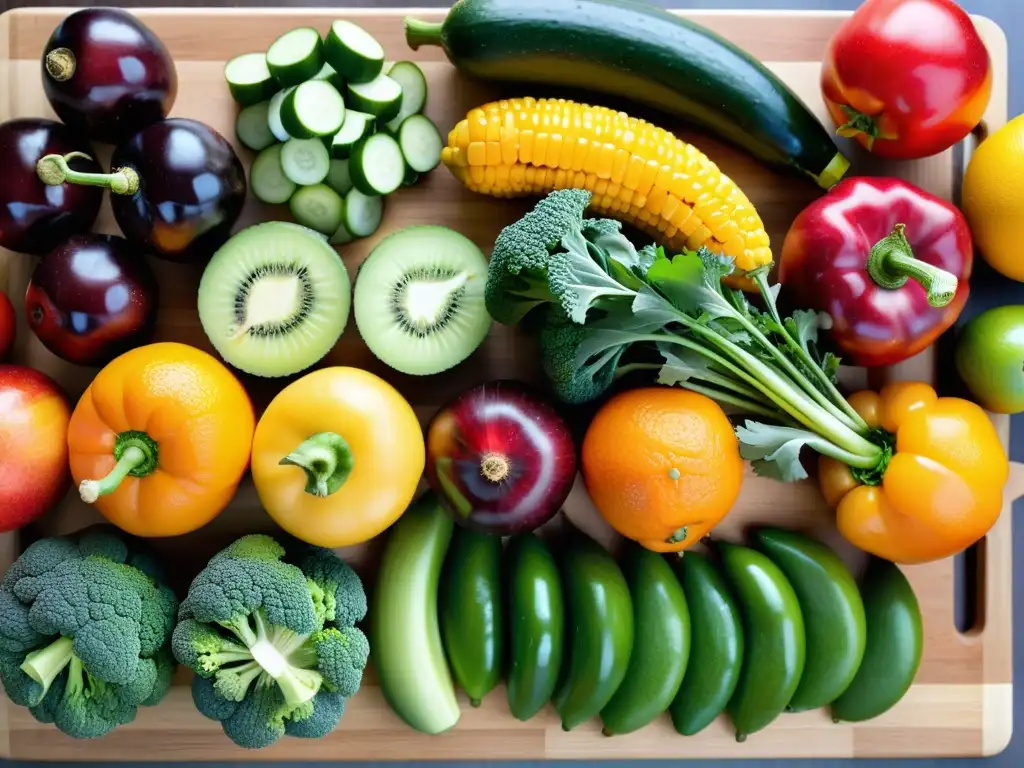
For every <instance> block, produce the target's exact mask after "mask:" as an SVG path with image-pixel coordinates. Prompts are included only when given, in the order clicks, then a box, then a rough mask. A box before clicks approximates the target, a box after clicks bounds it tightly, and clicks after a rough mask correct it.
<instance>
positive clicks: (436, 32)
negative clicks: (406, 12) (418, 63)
mask: <svg viewBox="0 0 1024 768" xmlns="http://www.w3.org/2000/svg"><path fill="white" fill-rule="evenodd" d="M442 30H443V25H442V24H441V22H434V21H423V20H421V19H413V18H408V17H407V18H406V19H405V42H406V45H408V46H409V47H410V48H412V49H413V50H414V51H415V50H417V49H418V48H419V47H420V46H421V45H441V32H442Z"/></svg>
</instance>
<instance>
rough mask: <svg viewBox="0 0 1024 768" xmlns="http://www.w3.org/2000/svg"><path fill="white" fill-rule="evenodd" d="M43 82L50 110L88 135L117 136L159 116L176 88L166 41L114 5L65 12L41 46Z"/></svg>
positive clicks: (112, 139) (110, 139)
mask: <svg viewBox="0 0 1024 768" xmlns="http://www.w3.org/2000/svg"><path fill="white" fill-rule="evenodd" d="M42 64H43V89H44V91H45V92H46V98H47V100H48V101H49V102H50V106H51V107H53V110H54V112H56V113H57V116H58V117H59V118H60V119H61V120H62V121H64V123H66V124H67V125H69V126H71V127H72V128H74V129H75V130H76V131H79V132H80V133H82V134H84V135H86V136H88V137H89V138H90V139H92V140H93V141H97V142H102V143H104V144H119V143H121V142H122V141H124V140H125V139H127V138H129V137H130V136H132V135H134V134H135V133H138V132H139V131H140V130H142V129H143V128H145V127H146V126H148V125H152V124H153V123H155V122H157V121H158V120H163V119H164V118H165V117H167V115H168V114H169V113H170V111H171V107H173V106H174V100H175V98H176V97H177V95H178V73H177V70H176V69H175V67H174V60H173V59H172V58H171V54H170V53H169V52H168V50H167V48H166V46H165V45H164V44H163V42H162V41H161V40H160V38H158V37H157V36H156V35H155V34H154V33H153V30H151V29H150V28H149V27H147V26H146V25H145V24H143V23H142V22H141V21H139V19H138V18H137V17H136V16H135V15H134V14H132V13H129V12H128V11H124V10H121V9H120V8H85V9H83V10H80V11H75V12H74V13H72V14H70V15H69V16H67V18H65V19H64V20H63V21H62V22H61V23H60V24H58V25H57V28H56V29H55V30H54V31H53V34H52V35H50V39H49V41H48V42H47V43H46V48H45V49H44V50H43V60H42Z"/></svg>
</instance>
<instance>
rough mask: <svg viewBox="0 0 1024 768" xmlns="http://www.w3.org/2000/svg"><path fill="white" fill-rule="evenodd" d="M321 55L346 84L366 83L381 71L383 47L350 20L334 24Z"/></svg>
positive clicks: (382, 66)
mask: <svg viewBox="0 0 1024 768" xmlns="http://www.w3.org/2000/svg"><path fill="white" fill-rule="evenodd" d="M324 56H325V57H326V58H327V61H329V62H330V64H331V66H332V67H334V68H335V69H336V70H337V71H338V74H340V75H341V76H342V77H343V78H344V79H345V81H346V82H350V83H367V82H369V81H371V80H373V79H374V78H375V77H377V76H378V75H379V74H380V73H381V70H383V68H384V48H383V47H382V46H381V44H380V43H379V42H377V39H376V38H375V37H374V36H373V35H371V34H370V33H369V32H367V31H366V30H365V29H363V28H362V27H360V26H359V25H358V24H353V23H352V22H351V21H344V20H342V21H336V22H334V23H333V24H331V30H330V32H328V33H327V38H326V40H324Z"/></svg>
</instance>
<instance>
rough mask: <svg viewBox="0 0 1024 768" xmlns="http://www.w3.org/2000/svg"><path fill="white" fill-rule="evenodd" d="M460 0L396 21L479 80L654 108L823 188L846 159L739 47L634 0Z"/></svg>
mask: <svg viewBox="0 0 1024 768" xmlns="http://www.w3.org/2000/svg"><path fill="white" fill-rule="evenodd" d="M557 8H560V9H562V10H557V9H556V6H553V5H552V3H551V2H550V1H549V0H460V1H459V2H458V3H456V4H455V5H454V6H452V8H451V10H450V11H449V12H448V15H447V17H446V18H445V20H444V21H443V22H441V23H433V22H425V21H420V20H418V19H413V18H407V19H406V20H405V37H406V42H407V43H408V44H409V46H410V47H411V48H412V49H413V50H416V49H417V48H419V46H421V45H439V46H442V47H443V48H444V51H445V54H446V55H447V57H448V59H449V60H450V61H451V62H452V64H454V65H455V66H456V67H457V68H459V69H460V70H462V71H463V72H465V73H467V74H469V75H472V76H474V77H478V78H481V79H485V80H496V81H514V82H517V83H524V82H531V83H543V84H545V85H552V86H554V85H558V86H563V87H576V88H584V89H588V90H591V91H594V92H597V93H605V94H609V95H613V96H617V97H620V98H625V99H631V100H632V101H635V102H637V103H639V104H643V105H645V106H648V107H653V108H655V109H659V110H661V111H663V112H665V113H667V114H669V115H673V116H676V117H681V118H683V119H685V120H687V121H689V122H690V123H691V124H693V125H695V126H697V127H699V128H702V129H704V130H705V131H706V132H708V133H709V134H710V135H712V136H716V137H722V138H724V139H725V140H727V141H729V142H731V143H732V144H734V145H736V146H738V147H740V148H742V149H743V150H745V151H746V152H748V153H750V154H751V155H753V156H754V157H756V158H758V159H760V160H761V161H763V162H765V163H767V164H770V165H773V166H778V167H784V168H789V169H792V170H795V171H797V172H799V173H802V174H805V175H807V176H810V177H811V178H813V179H814V180H815V182H817V183H818V184H819V185H820V186H821V187H823V188H825V189H828V188H830V187H831V186H833V185H834V184H835V183H836V182H838V181H839V180H840V179H841V178H842V176H843V174H844V173H846V170H847V169H848V168H849V165H850V163H849V161H848V160H847V159H846V158H845V157H844V156H843V155H842V153H841V152H840V151H839V149H838V148H837V147H836V144H835V142H834V141H833V139H832V136H831V135H830V134H829V131H828V130H827V129H826V128H825V126H824V125H822V123H821V121H819V120H818V118H817V117H816V116H815V115H814V113H812V112H811V111H810V109H808V107H807V105H806V104H804V103H803V102H802V101H801V100H800V98H799V97H798V96H797V95H796V94H795V93H793V91H792V90H791V89H790V88H789V87H788V86H787V85H786V84H785V83H783V82H782V81H781V80H780V79H779V78H778V77H776V76H775V75H774V74H773V73H772V72H771V71H770V70H769V69H768V68H767V67H765V66H764V65H763V64H761V63H760V62H759V61H757V59H755V58H754V57H753V56H751V55H750V54H748V53H746V52H745V51H743V50H741V49H740V48H738V47H737V46H735V45H734V44H732V43H730V42H729V41H727V40H725V39H724V38H722V37H720V36H719V35H717V34H715V33H714V32H712V31H711V30H709V29H706V28H705V27H702V26H701V25H699V24H697V23H695V22H693V21H690V20H687V19H684V18H681V17H679V16H676V15H675V14H673V13H670V12H668V11H665V10H663V9H661V8H658V7H656V6H655V5H654V4H648V3H638V2H636V0H576V1H575V2H572V3H565V4H564V5H561V6H557Z"/></svg>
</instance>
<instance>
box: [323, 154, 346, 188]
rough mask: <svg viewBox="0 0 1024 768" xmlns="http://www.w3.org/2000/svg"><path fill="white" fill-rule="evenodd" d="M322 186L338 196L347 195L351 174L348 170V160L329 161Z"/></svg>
mask: <svg viewBox="0 0 1024 768" xmlns="http://www.w3.org/2000/svg"><path fill="white" fill-rule="evenodd" d="M324 184H326V185H327V186H328V187H330V188H331V189H333V190H334V191H335V192H337V193H338V194H339V195H342V196H344V195H347V194H348V193H349V191H350V190H351V189H352V187H353V184H352V174H351V173H349V170H348V160H331V167H330V168H329V169H328V170H327V178H326V179H324Z"/></svg>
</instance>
